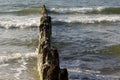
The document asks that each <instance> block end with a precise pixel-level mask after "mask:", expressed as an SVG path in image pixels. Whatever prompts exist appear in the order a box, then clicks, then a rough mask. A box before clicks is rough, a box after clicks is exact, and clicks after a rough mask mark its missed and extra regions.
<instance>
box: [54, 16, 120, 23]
mask: <svg viewBox="0 0 120 80" xmlns="http://www.w3.org/2000/svg"><path fill="white" fill-rule="evenodd" d="M119 22H120V16H118V15H70V16H60V17H57V18H55V19H53V23H55V24H60V23H81V24H103V23H107V24H111V23H119Z"/></svg>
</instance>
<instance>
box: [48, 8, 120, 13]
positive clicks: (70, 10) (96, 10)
mask: <svg viewBox="0 0 120 80" xmlns="http://www.w3.org/2000/svg"><path fill="white" fill-rule="evenodd" d="M50 11H51V13H64V14H73V13H79V14H80V13H81V14H83V13H84V14H120V8H119V7H108V8H107V7H97V8H94V7H93V8H92V7H81V8H79V7H76V8H51V9H50Z"/></svg>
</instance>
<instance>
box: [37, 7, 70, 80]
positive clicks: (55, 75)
mask: <svg viewBox="0 0 120 80" xmlns="http://www.w3.org/2000/svg"><path fill="white" fill-rule="evenodd" d="M41 14H42V17H41V19H40V26H39V45H38V57H37V67H38V73H39V80H68V72H67V69H61V70H60V66H59V55H58V51H57V49H56V48H55V47H51V34H52V32H51V31H52V30H51V17H50V16H48V14H47V9H46V7H45V5H43V6H42V7H41ZM62 77H63V78H62Z"/></svg>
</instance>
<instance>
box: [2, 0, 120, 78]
mask: <svg viewBox="0 0 120 80" xmlns="http://www.w3.org/2000/svg"><path fill="white" fill-rule="evenodd" d="M43 3H45V4H46V5H47V8H48V12H49V14H50V16H51V17H52V25H53V26H52V43H53V45H55V46H56V47H57V48H58V51H59V55H60V66H61V67H64V68H67V69H68V72H69V79H70V80H83V79H90V80H119V79H120V77H119V76H120V68H119V67H120V49H119V48H120V26H119V25H120V1H119V0H111V1H110V0H100V1H99V0H91V1H89V0H71V1H69V0H61V1H57V0H52V1H48V0H46V1H39V0H36V1H32V0H24V1H23V2H22V1H19V0H0V80H37V79H38V78H37V71H36V56H37V46H38V26H39V24H40V22H39V18H40V16H41V15H39V7H40V5H42V4H43Z"/></svg>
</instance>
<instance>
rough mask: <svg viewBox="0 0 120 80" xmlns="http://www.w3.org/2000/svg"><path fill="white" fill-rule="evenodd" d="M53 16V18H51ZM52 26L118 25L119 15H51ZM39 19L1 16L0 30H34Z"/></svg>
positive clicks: (38, 23)
mask: <svg viewBox="0 0 120 80" xmlns="http://www.w3.org/2000/svg"><path fill="white" fill-rule="evenodd" d="M52 16H53V17H52ZM51 17H52V23H53V25H59V24H63V23H79V24H103V23H106V24H112V23H119V22H120V16H119V15H96V14H95V15H86V14H77V15H51ZM39 19H40V17H37V16H36V15H35V16H21V17H19V16H3V17H1V19H0V28H5V29H11V28H12V29H13V28H22V29H24V28H36V27H38V26H39V25H40V21H39Z"/></svg>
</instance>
